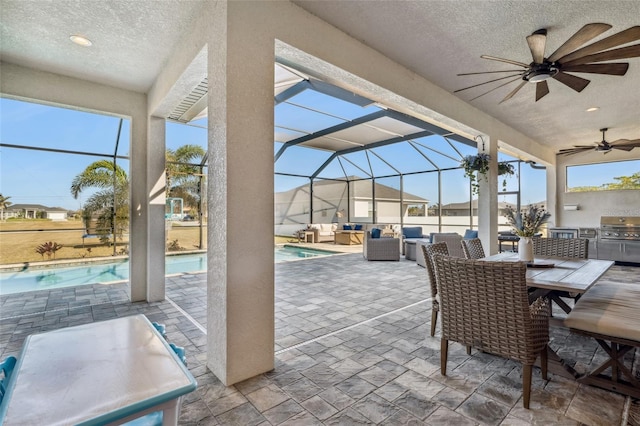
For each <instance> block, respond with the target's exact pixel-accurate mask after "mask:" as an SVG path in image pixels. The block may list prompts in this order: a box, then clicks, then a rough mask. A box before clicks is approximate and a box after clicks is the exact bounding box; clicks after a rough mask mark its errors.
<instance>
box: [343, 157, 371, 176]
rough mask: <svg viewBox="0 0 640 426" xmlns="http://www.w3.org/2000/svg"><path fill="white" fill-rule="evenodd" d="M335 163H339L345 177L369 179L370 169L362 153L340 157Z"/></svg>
mask: <svg viewBox="0 0 640 426" xmlns="http://www.w3.org/2000/svg"><path fill="white" fill-rule="evenodd" d="M337 161H339V163H340V165H341V166H342V169H343V170H344V173H345V174H346V175H347V176H360V177H363V178H370V177H371V169H370V168H369V164H368V163H367V158H366V154H365V153H364V152H363V151H359V152H354V153H353V154H350V155H341V156H339V157H338V158H337Z"/></svg>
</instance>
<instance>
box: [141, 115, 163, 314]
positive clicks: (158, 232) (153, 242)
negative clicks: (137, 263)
mask: <svg viewBox="0 0 640 426" xmlns="http://www.w3.org/2000/svg"><path fill="white" fill-rule="evenodd" d="M165 129H166V121H165V119H164V118H158V117H149V132H148V135H149V136H148V140H149V149H148V152H147V182H148V185H149V192H148V197H149V219H148V220H149V222H148V223H149V225H148V227H147V229H148V230H149V233H148V235H147V241H148V245H147V247H148V253H147V259H148V267H147V290H146V293H147V296H146V300H147V301H148V302H157V301H160V300H164V297H165V245H166V244H165V243H166V235H165V219H164V211H165V200H166V196H165V194H166V189H167V188H166V176H165V147H166V142H165Z"/></svg>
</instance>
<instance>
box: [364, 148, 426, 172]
mask: <svg viewBox="0 0 640 426" xmlns="http://www.w3.org/2000/svg"><path fill="white" fill-rule="evenodd" d="M372 151H373V152H375V153H376V154H378V155H379V156H380V157H382V158H384V159H385V161H387V162H388V163H389V164H390V165H391V166H392V167H394V168H395V169H397V170H399V171H400V172H401V173H415V172H421V171H426V170H436V169H437V167H436V164H433V163H432V162H430V161H429V160H428V159H427V158H425V156H424V155H422V154H420V153H419V152H418V151H417V150H416V149H415V148H413V147H412V146H411V144H410V143H409V142H399V143H395V144H392V145H385V146H381V147H377V148H373V149H372Z"/></svg>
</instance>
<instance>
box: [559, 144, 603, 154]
mask: <svg viewBox="0 0 640 426" xmlns="http://www.w3.org/2000/svg"><path fill="white" fill-rule="evenodd" d="M593 149H594V147H593V146H585V147H577V148H566V149H561V150H560V151H558V154H562V155H569V154H577V153H579V152H585V151H591V150H593Z"/></svg>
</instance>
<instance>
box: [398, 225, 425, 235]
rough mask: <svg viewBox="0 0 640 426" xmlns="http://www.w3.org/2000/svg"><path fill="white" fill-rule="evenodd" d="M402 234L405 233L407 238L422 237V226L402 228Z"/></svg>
mask: <svg viewBox="0 0 640 426" xmlns="http://www.w3.org/2000/svg"><path fill="white" fill-rule="evenodd" d="M402 235H404V237H405V238H422V227H420V226H410V227H407V228H402Z"/></svg>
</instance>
